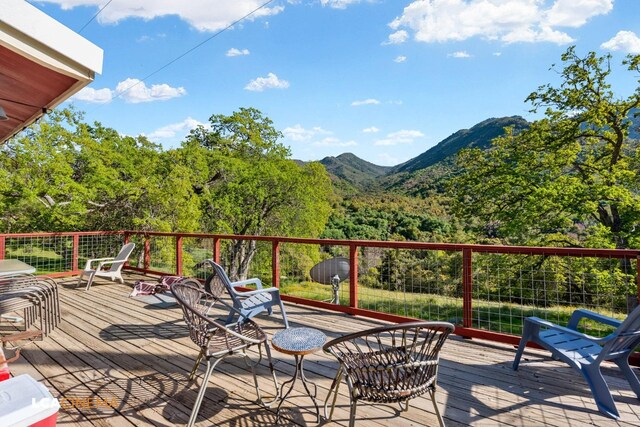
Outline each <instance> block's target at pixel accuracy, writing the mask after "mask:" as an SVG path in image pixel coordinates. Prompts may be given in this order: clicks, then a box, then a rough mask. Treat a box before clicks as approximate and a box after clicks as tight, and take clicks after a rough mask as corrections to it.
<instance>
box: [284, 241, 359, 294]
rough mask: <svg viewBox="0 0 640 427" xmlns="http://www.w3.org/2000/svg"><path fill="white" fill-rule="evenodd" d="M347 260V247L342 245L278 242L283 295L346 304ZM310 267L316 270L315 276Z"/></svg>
mask: <svg viewBox="0 0 640 427" xmlns="http://www.w3.org/2000/svg"><path fill="white" fill-rule="evenodd" d="M345 259H346V272H345V271H344V265H345V261H344V260H345ZM348 259H349V248H347V247H344V246H337V245H336V246H333V245H332V246H320V245H317V244H298V243H281V244H280V291H281V292H282V293H283V294H285V295H291V296H295V297H300V298H308V299H312V300H316V301H326V302H333V303H335V304H341V305H349V279H348V278H349V270H348V268H349V264H348ZM333 260H336V261H333ZM312 269H313V271H314V272H317V273H316V274H314V276H315V277H312V274H311V271H312ZM338 270H339V271H338ZM336 276H338V277H337V278H336ZM334 287H335V289H336V292H335V293H334Z"/></svg>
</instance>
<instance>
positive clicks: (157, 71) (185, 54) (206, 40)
mask: <svg viewBox="0 0 640 427" xmlns="http://www.w3.org/2000/svg"><path fill="white" fill-rule="evenodd" d="M274 1H275V0H268V1H267V2H265V3H263V4H262V5H260V6H258V7H257V8H255V9H253V10H252V11H251V12H249V13H247V14H246V15H244V16H242V17H241V18H239V19H237V20H235V21H233V22H232V23H231V24H229V25H227V26H226V27H224V28H223V29H221V30H218V32H216V33H215V34H212V35H211V36H210V37H208V38H206V39H204V40H203V41H201V42H200V43H198V44H197V45H195V46H194V47H192V48H191V49H189V50H187V51H186V52H184V53H182V54H181V55H178V56H177V57H175V58H174V59H172V60H171V61H169V62H167V63H166V64H164V65H163V66H162V67H160V68H158V69H157V70H155V71H153V72H152V73H150V74H147V76H146V77H145V78H143V79H141V80H139V81H137V82H136V83H134V84H132V85H131V86H129V87H127V88H125V89H123V90H121V91H120V92H118V93H116V94H115V95H114V96H113V97H114V98H118V97H120V96H122V95H124V94H125V93H127V92H128V91H130V90H131V89H133V88H134V87H136V86H138V85H139V84H140V83H143V82H145V81H146V80H148V79H149V78H150V77H152V76H154V75H156V74H158V73H159V72H160V71H162V70H164V69H165V68H167V67H168V66H170V65H171V64H173V63H174V62H176V61H178V60H180V59H182V58H184V57H185V56H187V55H188V54H190V53H191V52H193V51H194V50H196V49H198V48H199V47H200V46H202V45H203V44H205V43H207V42H208V41H210V40H211V39H214V38H215V37H218V36H219V35H220V34H222V33H224V32H225V31H227V30H228V29H229V28H231V27H233V26H234V25H236V24H238V23H240V22H241V21H244V20H245V19H247V18H248V17H250V16H251V15H253V14H254V13H256V12H258V11H259V10H261V9H264V8H265V7H267V6H268V5H269V4H270V3H273V2H274ZM109 3H111V1H110V2H109Z"/></svg>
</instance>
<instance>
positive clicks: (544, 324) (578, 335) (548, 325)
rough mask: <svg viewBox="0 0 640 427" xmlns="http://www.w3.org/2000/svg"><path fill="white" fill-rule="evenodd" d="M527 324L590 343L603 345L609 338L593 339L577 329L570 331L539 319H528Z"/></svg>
mask: <svg viewBox="0 0 640 427" xmlns="http://www.w3.org/2000/svg"><path fill="white" fill-rule="evenodd" d="M526 321H527V322H532V323H536V324H538V325H540V326H542V327H543V328H547V329H553V330H554V331H558V332H564V333H566V334H569V335H573V336H574V337H576V338H583V339H586V340H589V341H593V342H596V343H599V344H602V343H604V342H606V341H607V339H608V337H605V338H598V337H593V336H591V335H588V334H584V333H582V332H580V331H576V330H575V329H570V328H567V327H564V326H560V325H556V324H555V323H553V322H549V321H548V320H544V319H540V318H539V317H527V318H526Z"/></svg>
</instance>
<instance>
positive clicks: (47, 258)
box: [4, 235, 73, 274]
mask: <svg viewBox="0 0 640 427" xmlns="http://www.w3.org/2000/svg"><path fill="white" fill-rule="evenodd" d="M4 258H5V259H18V260H20V261H22V262H25V263H27V264H29V265H30V266H32V267H35V269H36V273H35V274H51V273H60V272H65V271H70V270H72V269H73V268H72V266H73V237H72V236H64V235H56V236H32V237H7V238H6V240H5V253H4Z"/></svg>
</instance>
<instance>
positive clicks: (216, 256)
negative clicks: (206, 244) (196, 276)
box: [213, 237, 220, 264]
mask: <svg viewBox="0 0 640 427" xmlns="http://www.w3.org/2000/svg"><path fill="white" fill-rule="evenodd" d="M213 261H214V262H215V263H216V264H220V238H219V237H214V238H213Z"/></svg>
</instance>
